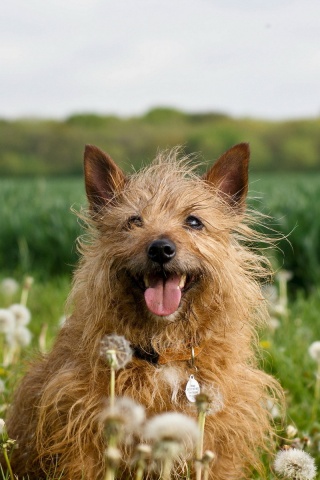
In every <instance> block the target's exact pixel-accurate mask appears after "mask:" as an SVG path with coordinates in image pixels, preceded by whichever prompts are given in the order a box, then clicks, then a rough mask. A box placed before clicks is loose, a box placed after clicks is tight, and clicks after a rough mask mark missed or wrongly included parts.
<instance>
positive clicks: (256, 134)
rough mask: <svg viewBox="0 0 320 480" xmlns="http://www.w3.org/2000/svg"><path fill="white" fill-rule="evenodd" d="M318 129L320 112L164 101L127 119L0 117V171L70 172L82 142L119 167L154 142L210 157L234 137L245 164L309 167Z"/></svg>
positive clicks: (152, 150)
mask: <svg viewBox="0 0 320 480" xmlns="http://www.w3.org/2000/svg"><path fill="white" fill-rule="evenodd" d="M319 133H320V118H315V119H299V120H290V121H266V120H259V119H252V118H237V119H236V118H232V117H230V116H228V115H225V114H223V113H217V112H216V113H215V112H211V113H210V112H209V113H185V112H182V111H179V110H176V109H172V108H165V107H162V108H154V109H152V110H150V111H148V112H147V113H145V114H144V115H141V116H137V117H131V118H121V117H117V116H110V115H109V116H103V115H97V114H94V113H85V114H77V115H72V116H70V117H68V118H66V119H64V120H44V119H17V120H11V121H10V120H5V119H0V171H1V174H2V175H3V176H13V175H32V176H34V175H39V176H47V175H48V176H49V175H78V174H81V173H82V156H83V149H84V145H85V144H95V145H97V146H99V147H100V148H102V149H103V150H105V151H107V152H108V153H109V154H110V155H111V156H112V157H113V158H114V159H115V160H116V162H117V163H118V164H120V165H121V166H122V167H123V168H124V169H126V170H130V169H131V167H132V166H133V167H134V168H139V167H140V166H141V164H146V163H148V162H149V161H150V160H152V158H154V156H155V154H156V152H157V150H158V149H164V148H171V147H173V146H176V145H182V146H183V149H184V152H185V153H186V154H191V153H194V152H196V153H197V154H198V155H197V160H199V159H200V160H201V161H202V160H203V159H205V160H206V161H208V163H211V162H212V161H213V160H214V159H216V158H217V157H218V156H219V155H220V154H221V153H223V152H224V151H225V150H226V149H228V148H230V147H231V146H232V145H234V144H236V143H239V142H249V143H250V146H251V153H252V161H251V169H252V170H256V171H289V170H290V171H315V170H317V169H319V166H320V134H319Z"/></svg>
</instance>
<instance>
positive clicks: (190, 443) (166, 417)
mask: <svg viewBox="0 0 320 480" xmlns="http://www.w3.org/2000/svg"><path fill="white" fill-rule="evenodd" d="M144 436H145V438H146V439H147V440H151V441H152V442H154V443H155V444H157V445H158V444H159V442H160V443H162V444H163V443H164V442H165V445H163V448H164V449H166V448H172V449H174V448H176V449H177V450H179V453H180V452H182V451H184V452H186V453H191V452H192V451H193V448H194V445H195V443H196V441H197V439H198V436H199V430H198V426H197V423H196V422H195V420H193V419H192V418H190V417H188V416H187V415H184V414H182V413H175V412H168V413H162V414H160V415H156V416H155V417H153V418H151V419H150V420H149V421H148V422H147V424H146V426H145V429H144ZM169 444H170V445H169ZM174 444H177V445H174ZM178 445H179V446H178Z"/></svg>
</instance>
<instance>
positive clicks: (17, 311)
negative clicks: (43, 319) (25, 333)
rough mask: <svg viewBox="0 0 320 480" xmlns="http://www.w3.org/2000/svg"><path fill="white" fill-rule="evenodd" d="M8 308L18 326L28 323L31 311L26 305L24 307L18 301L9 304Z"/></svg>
mask: <svg viewBox="0 0 320 480" xmlns="http://www.w3.org/2000/svg"><path fill="white" fill-rule="evenodd" d="M9 310H10V312H12V313H13V315H14V316H15V319H16V325H19V326H20V325H21V326H25V325H28V323H29V322H30V319H31V313H30V310H29V309H28V308H27V307H25V306H24V305H21V304H20V303H15V304H13V305H11V307H9Z"/></svg>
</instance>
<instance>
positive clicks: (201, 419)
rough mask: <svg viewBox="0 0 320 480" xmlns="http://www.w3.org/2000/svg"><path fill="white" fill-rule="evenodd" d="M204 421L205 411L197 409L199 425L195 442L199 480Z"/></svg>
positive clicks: (198, 476) (198, 477)
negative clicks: (196, 441) (197, 437)
mask: <svg viewBox="0 0 320 480" xmlns="http://www.w3.org/2000/svg"><path fill="white" fill-rule="evenodd" d="M205 421H206V412H205V411H201V410H200V411H199V415H198V426H199V440H198V443H197V452H196V453H197V460H198V462H197V475H196V477H197V480H201V474H202V464H201V460H202V457H203V440H204V426H205Z"/></svg>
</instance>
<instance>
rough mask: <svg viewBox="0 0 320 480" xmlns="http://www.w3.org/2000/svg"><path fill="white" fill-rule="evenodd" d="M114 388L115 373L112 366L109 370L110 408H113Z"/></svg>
mask: <svg viewBox="0 0 320 480" xmlns="http://www.w3.org/2000/svg"><path fill="white" fill-rule="evenodd" d="M115 386H116V371H115V368H114V367H113V366H111V368H110V408H111V409H113V408H114V398H115Z"/></svg>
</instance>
